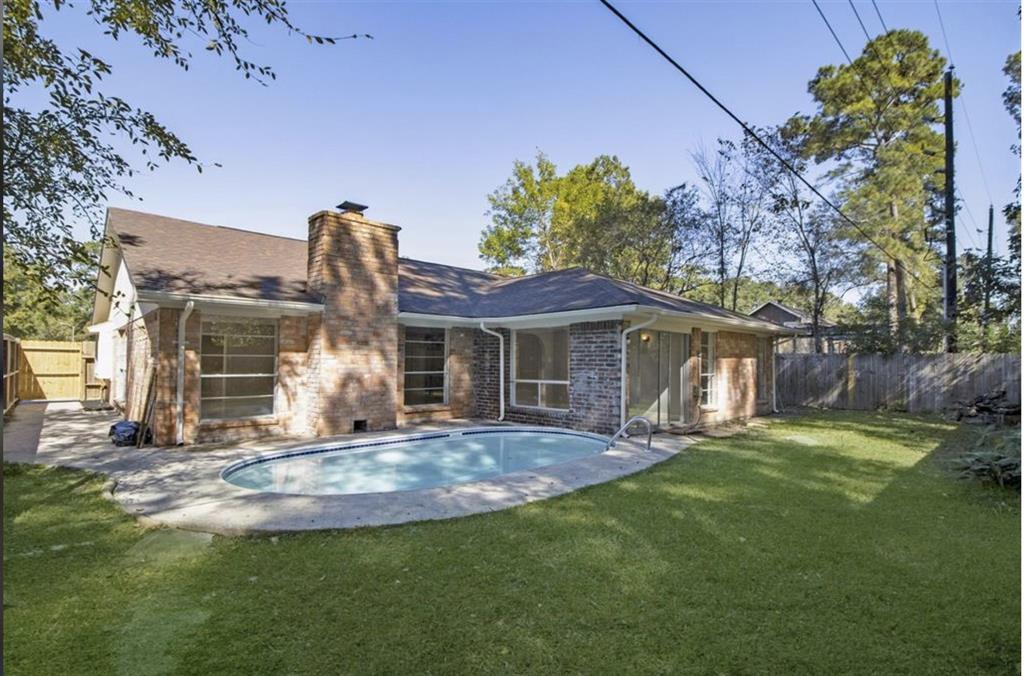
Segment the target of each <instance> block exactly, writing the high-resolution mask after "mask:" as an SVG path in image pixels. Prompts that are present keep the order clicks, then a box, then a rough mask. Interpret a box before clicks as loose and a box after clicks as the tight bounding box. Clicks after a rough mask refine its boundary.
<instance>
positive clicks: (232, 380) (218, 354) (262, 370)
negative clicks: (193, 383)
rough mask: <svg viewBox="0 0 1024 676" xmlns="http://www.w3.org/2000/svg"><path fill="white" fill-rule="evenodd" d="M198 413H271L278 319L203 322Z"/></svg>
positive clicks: (214, 417)
mask: <svg viewBox="0 0 1024 676" xmlns="http://www.w3.org/2000/svg"><path fill="white" fill-rule="evenodd" d="M200 373H201V375H200V380H201V382H202V385H201V394H200V408H199V410H200V417H201V418H202V419H203V420H220V419H225V418H251V417H254V416H261V415H272V414H273V413H274V386H275V385H276V384H277V323H276V322H273V321H263V320H255V319H210V320H204V321H203V327H202V338H201V345H200Z"/></svg>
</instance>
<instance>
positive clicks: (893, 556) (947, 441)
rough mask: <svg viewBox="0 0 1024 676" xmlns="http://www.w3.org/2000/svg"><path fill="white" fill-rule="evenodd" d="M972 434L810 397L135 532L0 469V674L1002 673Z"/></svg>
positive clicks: (38, 475)
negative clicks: (321, 502) (670, 451)
mask: <svg viewBox="0 0 1024 676" xmlns="http://www.w3.org/2000/svg"><path fill="white" fill-rule="evenodd" d="M969 434H971V432H970V431H969V430H964V429H959V430H958V429H956V428H954V427H952V426H950V425H947V424H943V423H940V422H937V421H935V420H931V419H924V418H915V417H910V416H897V415H887V414H886V415H883V414H862V415H857V414H835V413H830V414H812V415H808V416H804V417H800V418H790V419H784V420H781V421H777V422H773V423H772V424H770V425H768V426H767V427H766V428H764V429H761V430H751V431H750V432H747V433H744V434H743V435H740V436H736V437H732V438H728V439H714V440H709V441H707V442H704V443H701V444H700V445H699V446H697V447H695V448H694V449H692V450H691V451H689V452H685V453H683V454H681V455H680V456H677V457H676V458H674V459H672V460H670V461H668V462H666V463H663V464H662V465H660V466H657V467H655V468H653V469H652V470H650V471H647V472H645V473H643V474H639V475H635V476H633V477H630V478H627V479H624V480H620V481H617V482H614V483H611V484H605V485H603V486H596V487H593V488H590V489H587V490H583V491H579V492H577V493H574V494H571V495H568V496H564V497H561V498H557V499H553V500H549V501H546V502H542V503H535V504H532V505H527V506H524V507H520V508H516V509H513V510H509V511H505V512H500V513H495V514H488V515H482V516H477V517H470V518H465V519H458V520H454V521H448V522H435V523H423V524H412V525H407V526H400V527H395V528H383V529H372V530H362V531H355V532H319V533H305V534H299V535H288V536H280V537H273V538H271V537H252V538H221V537H214V538H209V537H204V536H199V535H195V534H189V533H181V532H178V531H170V530H144V529H142V528H140V527H138V526H136V525H135V523H134V522H133V521H132V519H131V518H130V517H128V516H126V515H125V514H124V513H123V512H121V510H120V509H119V508H118V507H117V506H116V505H114V504H113V503H111V502H109V501H107V500H105V499H104V498H102V497H101V494H100V486H101V483H102V480H101V479H98V478H95V477H90V476H88V475H84V474H82V473H78V472H73V471H68V470H57V469H42V468H29V467H23V466H7V467H6V468H5V477H4V488H5V492H4V545H5V547H4V601H5V606H4V662H5V666H6V668H7V669H9V673H11V674H47V675H50V674H59V673H75V674H82V673H102V674H131V675H132V676H135V675H139V674H149V673H182V674H185V673H191V674H209V673H228V672H230V673H249V674H263V673H355V672H359V673H391V674H400V673H482V672H483V673H526V672H534V673H539V672H545V673H550V672H571V673H586V674H593V673H627V672H645V673H673V674H680V673H682V674H687V673H693V674H705V673H723V674H765V673H786V674H790V673H807V674H819V673H865V674H867V673H921V674H938V673H965V674H966V673H970V674H977V673H1014V674H1016V673H1019V667H1018V665H1019V661H1020V643H1019V637H1020V631H1021V625H1020V574H1021V570H1020V556H1019V553H1020V499H1019V495H1018V494H1016V493H1012V492H1006V491H1001V490H998V489H992V488H985V487H982V486H979V485H975V484H972V483H968V482H959V481H956V480H955V479H953V478H952V477H951V476H950V474H949V472H948V470H946V469H945V468H944V467H943V462H942V460H943V458H944V457H946V456H948V455H949V454H951V453H953V452H955V450H956V449H957V448H959V447H961V446H963V444H964V443H965V441H966V440H965V435H969Z"/></svg>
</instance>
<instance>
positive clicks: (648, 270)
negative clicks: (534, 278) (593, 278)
mask: <svg viewBox="0 0 1024 676" xmlns="http://www.w3.org/2000/svg"><path fill="white" fill-rule="evenodd" d="M488 200H489V201H490V204H491V209H490V211H489V215H490V217H491V223H490V224H489V225H488V226H487V227H486V228H485V229H484V232H483V234H482V235H481V238H480V247H479V248H480V255H481V257H482V258H483V259H484V260H485V261H487V262H488V263H489V265H490V268H491V270H492V271H497V272H500V273H503V274H512V275H516V274H524V273H527V272H531V273H532V272H547V271H551V270H559V269H562V268H567V267H571V266H583V267H586V268H588V269H590V270H592V271H594V272H598V273H603V274H609V275H615V276H619V277H622V278H623V279H627V280H631V281H638V282H639V283H651V282H653V281H655V280H657V279H659V277H660V272H661V270H662V269H663V267H664V266H665V265H666V261H667V260H668V259H669V258H670V257H671V255H672V252H673V250H672V247H671V232H669V230H670V228H669V224H670V222H669V221H668V220H667V219H666V218H665V204H664V202H663V201H662V200H660V199H659V198H657V197H653V196H651V195H649V194H648V193H646V192H644V191H642V190H639V189H638V188H637V187H636V185H635V184H634V183H633V179H632V178H631V177H630V174H629V168H628V167H626V166H625V165H623V164H622V163H621V162H620V161H619V159H618V158H616V157H610V156H607V155H602V156H600V157H597V158H595V159H594V161H592V162H590V163H589V164H583V165H578V166H576V167H573V168H572V169H571V170H569V171H568V172H567V173H566V174H564V175H559V174H558V170H557V167H555V165H554V164H553V163H552V162H551V161H550V160H549V159H548V158H547V157H546V156H545V155H544V154H543V153H538V154H537V158H536V160H535V164H534V165H529V164H526V163H524V162H521V161H517V162H515V164H514V165H513V171H512V176H511V177H510V178H509V179H508V180H507V181H506V182H505V184H504V185H502V186H501V187H499V188H498V189H497V190H495V191H494V192H493V193H491V195H489V196H488Z"/></svg>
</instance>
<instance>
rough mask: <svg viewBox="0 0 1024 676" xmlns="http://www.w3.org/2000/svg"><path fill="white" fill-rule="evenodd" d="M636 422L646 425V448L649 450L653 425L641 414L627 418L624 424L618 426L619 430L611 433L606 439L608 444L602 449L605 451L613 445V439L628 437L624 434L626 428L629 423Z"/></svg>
mask: <svg viewBox="0 0 1024 676" xmlns="http://www.w3.org/2000/svg"><path fill="white" fill-rule="evenodd" d="M636 422H642V423H643V424H644V425H647V450H648V451H649V450H651V435H652V434H654V425H652V424H651V421H650V420H648V419H647V418H645V417H643V416H642V415H635V416H633V417H632V418H630V419H629V420H627V421H626V424H625V425H623V426H622V427H620V428H619V431H618V432H616V433H615V434H613V435H612V438H611V439H610V440H609V441H608V445H607V446H605V449H604V450H606V451H607V450H608V449H609V448H612V447H614V446H615V440H616V439H618V438H619V437H626V438H627V439H628V438H629V435H628V434H626V430H627V429H629V426H630V425H632V424H633V423H636Z"/></svg>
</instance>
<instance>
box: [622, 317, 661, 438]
mask: <svg viewBox="0 0 1024 676" xmlns="http://www.w3.org/2000/svg"><path fill="white" fill-rule="evenodd" d="M657 320H658V317H657V316H655V315H652V316H651V318H650V319H648V320H647V321H645V322H643V323H642V324H637V325H636V326H631V327H629V328H628V329H622V340H621V341H620V343H621V344H620V346H619V348H620V353H619V367H620V368H619V426H620V427H621V426H622V425H625V424H626V337H627V336H628V335H629V334H631V333H633V332H634V331H639V330H640V329H644V328H647V327H648V326H650V325H651V324H653V323H654V322H656V321H657Z"/></svg>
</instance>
